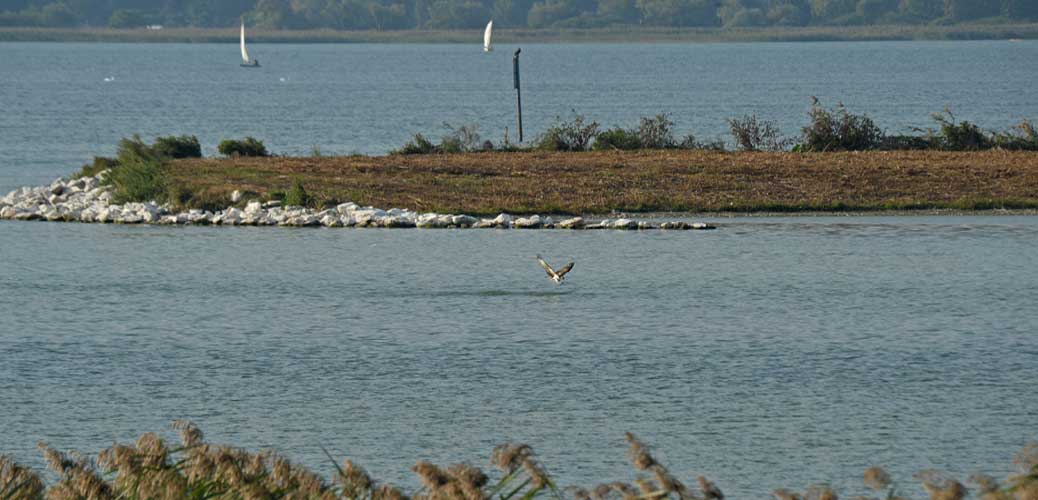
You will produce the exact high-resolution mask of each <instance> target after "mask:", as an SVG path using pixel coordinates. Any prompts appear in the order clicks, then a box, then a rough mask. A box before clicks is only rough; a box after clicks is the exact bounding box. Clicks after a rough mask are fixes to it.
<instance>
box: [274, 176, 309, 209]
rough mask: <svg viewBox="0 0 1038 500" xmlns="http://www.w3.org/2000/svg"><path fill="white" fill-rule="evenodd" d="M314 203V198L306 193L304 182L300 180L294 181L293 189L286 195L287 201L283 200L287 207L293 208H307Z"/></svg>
mask: <svg viewBox="0 0 1038 500" xmlns="http://www.w3.org/2000/svg"><path fill="white" fill-rule="evenodd" d="M311 202H313V198H312V197H311V196H310V194H309V193H307V192H306V188H304V187H303V182H302V181H300V180H299V179H295V180H293V181H292V187H291V188H289V189H288V192H287V193H285V199H284V200H282V203H284V204H285V205H286V206H291V207H305V206H307V205H310V203H311Z"/></svg>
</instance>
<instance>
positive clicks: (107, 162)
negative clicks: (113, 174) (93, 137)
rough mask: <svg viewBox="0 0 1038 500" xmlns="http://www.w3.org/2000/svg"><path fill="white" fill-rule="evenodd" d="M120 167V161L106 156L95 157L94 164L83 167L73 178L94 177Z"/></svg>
mask: <svg viewBox="0 0 1038 500" xmlns="http://www.w3.org/2000/svg"><path fill="white" fill-rule="evenodd" d="M118 165H119V162H118V160H116V159H115V158H108V157H105V156H95V157H94V161H93V162H92V163H87V164H86V165H83V168H81V169H79V172H77V173H76V175H74V176H73V178H76V179H78V178H80V177H93V176H95V175H97V174H99V173H101V172H103V171H105V170H111V169H113V168H115V167H116V166H118Z"/></svg>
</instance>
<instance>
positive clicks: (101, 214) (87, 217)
mask: <svg viewBox="0 0 1038 500" xmlns="http://www.w3.org/2000/svg"><path fill="white" fill-rule="evenodd" d="M106 174H107V171H105V172H101V173H99V174H97V175H96V176H93V177H80V178H78V179H57V180H55V181H54V182H52V183H51V184H50V185H48V186H37V187H22V188H19V189H16V190H14V191H11V192H10V193H8V194H7V195H6V196H4V197H2V198H0V219H5V220H24V221H32V220H39V221H61V222H85V223H102V224H103V223H114V224H157V225H188V224H194V225H222V226H292V227H381V228H413V227H417V228H500V229H508V228H514V229H633V230H638V229H642V230H645V229H662V230H690V229H699V230H703V229H715V226H713V225H711V224H705V223H688V222H683V221H668V222H662V223H657V222H652V221H648V220H635V219H628V218H617V219H601V220H594V221H589V220H585V219H584V218H583V217H569V218H566V219H562V220H558V221H556V220H554V219H553V218H552V217H548V216H545V217H542V216H540V215H530V216H526V217H515V216H512V215H509V214H505V213H502V214H500V215H498V216H497V217H494V218H478V217H473V216H471V215H454V214H437V213H418V212H413V211H411V210H406V209H401V208H391V209H389V210H383V209H380V208H374V207H362V206H359V205H357V204H356V203H343V204H340V205H338V206H336V207H335V208H329V209H324V210H314V209H310V208H305V207H292V206H289V207H283V206H281V202H279V201H267V202H260V201H250V202H248V203H246V204H245V207H244V208H237V207H227V208H225V209H223V210H218V211H216V212H210V211H208V210H197V209H194V210H188V211H186V212H177V211H175V210H174V209H173V207H171V206H169V205H163V204H158V203H155V202H146V203H125V204H115V203H112V192H111V189H110V188H109V187H108V186H106V185H105V184H104V182H103V181H104V177H105V175H106ZM232 200H233V201H235V202H238V201H240V200H241V195H240V193H239V192H235V196H232Z"/></svg>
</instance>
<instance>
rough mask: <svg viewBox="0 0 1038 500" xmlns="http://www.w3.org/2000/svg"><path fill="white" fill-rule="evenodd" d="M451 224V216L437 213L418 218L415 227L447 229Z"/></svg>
mask: <svg viewBox="0 0 1038 500" xmlns="http://www.w3.org/2000/svg"><path fill="white" fill-rule="evenodd" d="M450 224H451V216H449V215H440V214H436V213H426V214H422V215H419V216H418V220H417V221H415V226H417V227H423V228H431V227H447V226H449V225H450Z"/></svg>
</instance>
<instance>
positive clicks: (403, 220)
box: [378, 215, 417, 228]
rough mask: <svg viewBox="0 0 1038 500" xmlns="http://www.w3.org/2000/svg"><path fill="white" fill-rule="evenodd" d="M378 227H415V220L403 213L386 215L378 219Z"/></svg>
mask: <svg viewBox="0 0 1038 500" xmlns="http://www.w3.org/2000/svg"><path fill="white" fill-rule="evenodd" d="M378 225H379V227H391V228H397V227H415V226H416V225H417V220H416V219H415V218H414V217H407V216H403V215H388V216H386V217H381V218H379V220H378Z"/></svg>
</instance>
